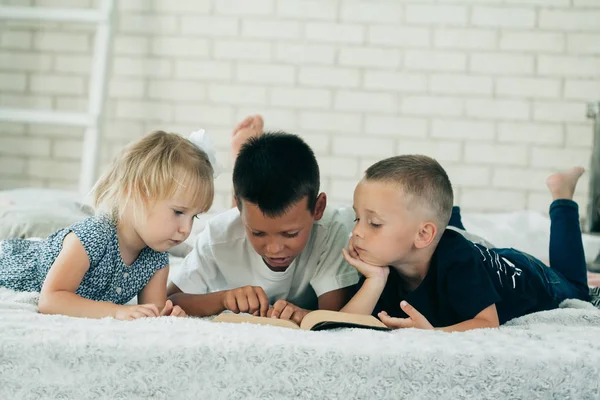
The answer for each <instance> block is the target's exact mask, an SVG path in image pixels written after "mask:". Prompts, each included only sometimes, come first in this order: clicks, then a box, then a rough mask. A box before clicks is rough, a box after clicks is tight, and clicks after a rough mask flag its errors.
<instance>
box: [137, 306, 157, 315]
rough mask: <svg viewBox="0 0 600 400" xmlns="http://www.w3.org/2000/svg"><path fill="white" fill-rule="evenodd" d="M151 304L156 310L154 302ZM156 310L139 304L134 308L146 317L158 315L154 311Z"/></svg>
mask: <svg viewBox="0 0 600 400" xmlns="http://www.w3.org/2000/svg"><path fill="white" fill-rule="evenodd" d="M152 305H153V306H154V308H155V309H156V310H158V308H157V307H156V305H154V304H152ZM156 310H154V309H152V308H151V307H144V305H141V306H139V307H138V308H137V309H136V311H137V312H140V313H142V314H144V315H145V316H146V317H148V318H152V317H158V315H159V314H158V313H157V312H156Z"/></svg>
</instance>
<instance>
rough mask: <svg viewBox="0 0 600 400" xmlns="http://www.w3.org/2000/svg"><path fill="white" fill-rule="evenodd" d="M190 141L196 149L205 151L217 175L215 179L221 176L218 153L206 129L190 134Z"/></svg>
mask: <svg viewBox="0 0 600 400" xmlns="http://www.w3.org/2000/svg"><path fill="white" fill-rule="evenodd" d="M188 140H189V141H190V142H192V143H193V144H194V145H195V146H196V147H198V148H199V149H200V150H202V151H204V152H205V153H206V155H207V156H208V161H210V164H211V165H212V167H213V171H214V174H215V178H216V177H217V176H218V175H219V172H220V171H219V167H218V166H217V152H216V151H215V147H214V146H213V142H212V140H210V137H209V136H208V134H207V133H206V131H205V130H204V129H200V130H197V131H195V132H192V133H190V136H188Z"/></svg>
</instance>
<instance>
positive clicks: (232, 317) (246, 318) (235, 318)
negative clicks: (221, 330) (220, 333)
mask: <svg viewBox="0 0 600 400" xmlns="http://www.w3.org/2000/svg"><path fill="white" fill-rule="evenodd" d="M212 322H230V323H236V324H240V323H244V322H247V323H250V324H258V325H271V326H281V327H283V328H291V329H299V328H300V327H299V326H298V325H297V324H296V323H295V322H294V321H290V320H286V319H278V318H267V317H255V316H253V315H251V314H234V313H230V312H227V313H222V314H219V315H217V316H216V317H215V318H213V320H212Z"/></svg>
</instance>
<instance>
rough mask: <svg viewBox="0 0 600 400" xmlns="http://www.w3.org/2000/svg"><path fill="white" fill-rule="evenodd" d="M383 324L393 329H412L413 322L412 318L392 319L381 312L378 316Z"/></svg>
mask: <svg viewBox="0 0 600 400" xmlns="http://www.w3.org/2000/svg"><path fill="white" fill-rule="evenodd" d="M377 316H378V317H379V319H380V320H381V322H383V323H384V325H385V326H387V327H388V328H391V329H399V328H410V327H412V320H411V319H410V318H395V317H390V316H389V315H387V313H384V312H380V313H379V314H377Z"/></svg>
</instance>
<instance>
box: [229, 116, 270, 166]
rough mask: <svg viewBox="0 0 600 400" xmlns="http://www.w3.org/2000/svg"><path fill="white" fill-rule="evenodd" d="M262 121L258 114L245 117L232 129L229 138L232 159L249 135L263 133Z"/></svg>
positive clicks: (235, 156)
mask: <svg viewBox="0 0 600 400" xmlns="http://www.w3.org/2000/svg"><path fill="white" fill-rule="evenodd" d="M263 128H264V122H263V119H262V117H261V116H260V115H253V116H250V117H246V119H244V120H243V121H242V122H240V123H239V124H238V125H237V126H236V127H235V128H234V129H233V135H232V138H231V153H232V154H233V160H234V161H235V159H236V158H237V155H238V153H239V152H240V148H241V147H242V145H243V144H244V143H246V141H247V140H248V139H250V138H251V137H258V136H260V135H262V134H263Z"/></svg>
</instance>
